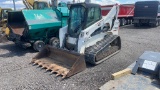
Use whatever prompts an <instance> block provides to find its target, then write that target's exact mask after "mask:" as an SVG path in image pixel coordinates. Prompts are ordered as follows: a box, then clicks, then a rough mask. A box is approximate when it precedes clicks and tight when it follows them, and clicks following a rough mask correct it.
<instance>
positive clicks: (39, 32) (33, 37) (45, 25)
mask: <svg viewBox="0 0 160 90" xmlns="http://www.w3.org/2000/svg"><path fill="white" fill-rule="evenodd" d="M68 16H69V9H68V7H67V4H66V3H63V2H60V3H59V4H58V6H57V7H53V8H47V9H44V10H22V11H12V12H9V13H8V24H7V25H8V28H9V30H10V33H9V35H8V40H10V41H13V42H15V43H16V44H18V45H20V46H22V47H24V48H27V47H31V46H33V48H34V50H36V51H40V50H41V49H42V48H43V47H44V46H45V44H55V43H58V42H56V40H55V39H57V38H56V37H58V35H59V29H60V28H61V27H63V26H66V25H67V19H68ZM53 41H54V42H53ZM57 41H58V40H57Z"/></svg>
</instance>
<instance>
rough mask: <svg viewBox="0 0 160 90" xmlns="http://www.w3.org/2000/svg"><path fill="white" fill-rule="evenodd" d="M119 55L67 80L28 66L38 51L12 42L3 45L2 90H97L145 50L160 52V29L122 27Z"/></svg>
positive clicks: (0, 57)
mask: <svg viewBox="0 0 160 90" xmlns="http://www.w3.org/2000/svg"><path fill="white" fill-rule="evenodd" d="M119 35H120V36H121V40H122V50H121V51H120V53H118V54H116V55H115V56H113V57H111V58H109V59H108V60H106V61H105V62H103V63H101V64H99V65H97V66H91V65H89V64H87V69H86V70H84V71H83V72H81V73H78V74H76V75H74V76H72V77H70V78H68V79H65V80H61V77H56V76H55V74H51V73H50V72H46V71H45V69H41V68H39V67H38V66H33V65H32V64H29V63H30V61H31V58H32V57H34V56H35V55H36V53H37V52H35V51H34V50H32V48H29V49H23V48H21V47H18V46H16V45H15V44H14V43H12V42H7V43H3V44H0V81H1V82H0V90H10V89H12V90H22V89H23V90H97V89H98V88H99V87H100V86H102V85H103V84H104V83H106V82H107V81H109V80H110V79H111V74H112V73H114V72H117V71H119V70H122V69H124V68H126V67H127V66H129V65H130V64H131V63H133V62H134V61H135V60H136V59H137V58H138V57H139V56H140V55H141V54H142V53H143V52H144V51H155V52H160V27H157V28H150V27H141V28H135V27H133V26H132V25H131V26H124V27H121V28H120V31H119Z"/></svg>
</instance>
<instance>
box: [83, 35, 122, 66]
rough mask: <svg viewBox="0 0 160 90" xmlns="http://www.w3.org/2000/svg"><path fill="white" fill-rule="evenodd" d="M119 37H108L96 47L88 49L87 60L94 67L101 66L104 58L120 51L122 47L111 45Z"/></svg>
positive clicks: (86, 51) (86, 52)
mask: <svg viewBox="0 0 160 90" xmlns="http://www.w3.org/2000/svg"><path fill="white" fill-rule="evenodd" d="M117 37H118V36H117V35H106V36H105V37H104V39H102V40H101V41H98V42H97V43H96V44H95V45H93V46H90V47H88V48H86V50H85V60H86V61H87V62H89V63H91V64H94V65H95V64H99V63H100V62H102V60H103V59H104V58H106V57H108V56H109V55H111V54H113V53H114V52H116V51H118V50H119V48H120V46H116V45H112V46H111V45H110V43H112V42H113V41H114V40H115V39H117Z"/></svg>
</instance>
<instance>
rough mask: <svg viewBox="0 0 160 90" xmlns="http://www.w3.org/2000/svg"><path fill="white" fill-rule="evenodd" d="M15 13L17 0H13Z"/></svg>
mask: <svg viewBox="0 0 160 90" xmlns="http://www.w3.org/2000/svg"><path fill="white" fill-rule="evenodd" d="M13 6H14V11H16V5H15V0H13Z"/></svg>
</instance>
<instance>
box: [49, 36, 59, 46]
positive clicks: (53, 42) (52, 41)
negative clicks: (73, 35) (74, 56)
mask: <svg viewBox="0 0 160 90" xmlns="http://www.w3.org/2000/svg"><path fill="white" fill-rule="evenodd" d="M49 45H51V46H52V47H60V42H59V39H58V38H56V37H52V38H51V39H50V40H49Z"/></svg>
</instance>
